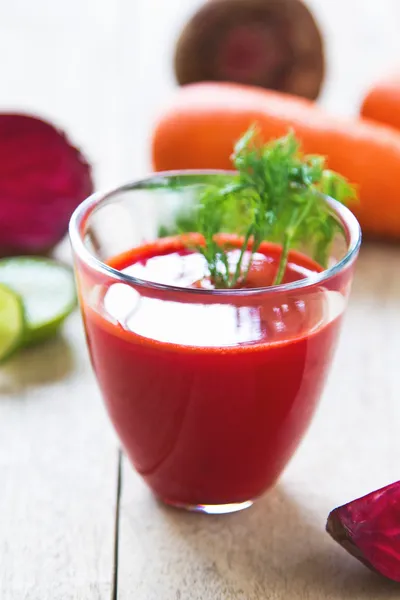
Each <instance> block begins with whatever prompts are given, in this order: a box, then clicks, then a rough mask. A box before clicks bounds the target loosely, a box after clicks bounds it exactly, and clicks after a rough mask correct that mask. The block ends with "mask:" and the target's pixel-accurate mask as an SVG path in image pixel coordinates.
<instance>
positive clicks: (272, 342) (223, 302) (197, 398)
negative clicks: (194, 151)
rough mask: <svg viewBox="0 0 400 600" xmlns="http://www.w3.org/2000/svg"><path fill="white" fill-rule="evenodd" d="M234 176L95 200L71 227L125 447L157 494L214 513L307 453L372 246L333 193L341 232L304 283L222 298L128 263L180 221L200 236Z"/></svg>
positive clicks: (94, 356) (175, 180)
mask: <svg viewBox="0 0 400 600" xmlns="http://www.w3.org/2000/svg"><path fill="white" fill-rule="evenodd" d="M230 178H232V173H229V172H215V171H212V172H211V171H210V172H180V173H179V172H174V173H172V172H171V173H161V174H157V175H154V176H151V177H149V178H147V179H144V180H142V181H137V182H134V183H130V184H128V185H124V186H122V187H119V188H117V189H115V190H113V191H111V192H109V193H104V194H102V193H96V194H94V195H93V196H91V197H90V198H89V199H87V200H86V201H85V202H83V204H81V205H80V206H79V207H78V209H77V210H76V211H75V213H74V215H73V217H72V219H71V224H70V238H71V243H72V248H73V253H74V263H75V271H76V279H77V285H78V293H79V298H80V306H81V312H82V317H83V321H84V325H85V331H86V338H87V345H88V348H89V353H90V356H91V361H92V365H93V368H94V372H95V374H96V376H97V379H98V382H99V384H100V388H101V391H102V395H103V398H104V401H105V404H106V407H107V411H108V413H109V416H110V418H111V421H112V423H113V425H114V427H115V430H116V432H117V434H118V436H119V439H120V441H121V444H122V447H123V449H124V451H125V453H126V454H127V456H128V457H129V459H130V461H131V462H132V464H133V466H134V467H135V469H136V470H137V471H138V473H140V475H141V476H142V477H143V478H144V480H145V481H146V482H147V484H148V485H149V486H150V488H151V489H152V490H153V492H154V494H156V496H157V497H158V498H160V499H161V500H162V501H164V502H166V503H168V504H172V505H174V506H177V507H184V508H187V509H192V510H198V511H203V512H207V513H226V512H232V511H235V510H240V509H242V508H246V507H248V506H250V505H251V504H252V502H253V501H254V500H255V499H256V498H257V497H259V496H260V495H261V494H263V493H264V492H265V491H266V490H267V489H269V488H270V487H271V486H273V485H274V484H275V482H276V480H277V478H278V477H279V475H280V474H281V472H282V470H283V469H284V467H285V466H286V464H287V463H288V461H289V459H290V458H291V456H292V455H293V453H294V451H295V450H296V448H297V447H298V445H299V443H300V441H301V439H302V437H303V435H304V433H305V431H306V430H307V428H308V426H309V424H310V421H311V419H312V416H313V414H314V411H315V408H316V405H317V403H318V400H319V398H320V396H321V392H322V390H323V387H324V383H325V379H326V376H327V374H328V371H329V368H330V365H331V361H332V356H333V353H334V350H335V347H336V342H337V338H338V334H339V330H340V326H341V321H342V316H343V312H344V310H345V307H346V302H347V298H348V294H349V291H350V286H351V281H352V276H353V268H354V264H355V261H356V258H357V254H358V250H359V246H360V241H361V234H360V228H359V225H358V223H357V220H356V219H355V217H354V216H353V214H352V213H351V212H350V211H349V210H348V209H347V208H346V207H344V206H343V205H341V204H339V203H337V202H336V201H334V200H332V199H329V198H325V199H324V201H325V202H326V203H327V206H328V207H329V211H330V213H331V215H332V217H333V218H334V219H335V220H336V221H337V223H338V224H339V225H340V226H341V227H340V228H338V233H337V235H336V238H335V239H334V241H333V243H332V246H331V253H330V257H329V264H328V268H327V269H326V270H324V271H322V272H313V273H311V274H310V273H309V274H308V276H306V277H305V278H303V279H300V280H297V281H292V282H290V283H286V284H283V285H279V286H270V287H264V288H254V289H228V290H227V289H223V290H221V289H218V290H215V289H203V288H188V287H185V282H184V280H182V285H179V286H177V285H170V284H169V283H168V281H167V280H166V281H164V282H163V275H165V274H163V273H160V274H159V278H158V279H157V281H155V280H153V281H151V280H146V270H145V269H144V270H143V274H142V277H143V278H140V277H138V276H137V272H136V275H133V274H131V273H130V272H129V271H130V269H129V267H128V268H126V269H118V268H116V264H122V263H121V262H120V263H118V260H119V261H121V260H122V259H121V257H124V256H125V257H129V251H131V250H132V249H133V248H135V247H138V246H143V244H147V245H148V248H151V247H152V246H151V245H152V243H153V242H154V241H155V240H157V239H159V238H160V237H163V236H169V235H173V234H174V233H176V231H177V223H178V224H179V226H180V227H185V223H186V227H187V228H189V229H190V219H191V218H192V216H193V214H194V211H195V208H196V205H197V203H198V200H199V194H200V192H201V190H203V189H204V186H205V185H207V184H208V183H210V182H212V183H214V182H215V181H216V180H221V181H224V182H225V183H226V182H227V181H229V180H230ZM340 230H341V231H342V232H341V233H340ZM303 254H305V255H307V248H306V247H305V248H304V250H303ZM116 257H120V259H118V260H117V261H116ZM180 258H181V257H180V256H176V255H171V257H170V259H171V260H180ZM198 258H199V260H200V259H202V258H201V255H200V254H198Z"/></svg>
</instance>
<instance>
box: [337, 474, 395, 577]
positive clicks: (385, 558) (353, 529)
mask: <svg viewBox="0 0 400 600" xmlns="http://www.w3.org/2000/svg"><path fill="white" fill-rule="evenodd" d="M326 530H327V532H328V533H329V534H330V535H331V536H332V537H333V539H334V540H336V541H337V542H339V544H341V546H343V548H344V549H345V550H347V551H348V552H350V554H352V555H353V556H355V557H356V558H358V559H359V560H360V561H361V562H363V563H364V564H365V565H366V566H367V567H369V568H370V569H372V570H374V571H376V572H378V573H380V574H381V575H384V576H385V577H388V578H389V579H392V580H393V581H398V582H400V481H397V482H396V483H392V484H391V485H388V486H386V487H384V488H382V489H380V490H377V491H376V492H372V493H371V494H368V495H367V496H364V497H362V498H359V499H358V500H353V502H349V503H348V504H345V505H344V506H340V507H339V508H335V510H333V511H332V512H331V513H330V515H329V517H328V522H327V524H326Z"/></svg>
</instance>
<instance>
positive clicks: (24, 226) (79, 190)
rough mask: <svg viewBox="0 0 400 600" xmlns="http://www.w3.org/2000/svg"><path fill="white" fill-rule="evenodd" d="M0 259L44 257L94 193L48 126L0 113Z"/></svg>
mask: <svg viewBox="0 0 400 600" xmlns="http://www.w3.org/2000/svg"><path fill="white" fill-rule="evenodd" d="M0 181H1V193H0V255H1V256H17V255H19V254H45V253H47V252H48V251H49V250H51V249H52V248H53V247H54V246H55V245H56V244H57V243H58V242H59V241H60V240H61V239H62V238H63V237H64V235H65V234H66V232H67V229H68V222H69V219H70V216H71V214H72V212H73V211H74V210H75V208H76V207H77V206H78V204H79V203H80V202H81V201H82V200H84V199H85V198H86V197H87V196H88V195H90V194H91V192H92V191H93V182H92V177H91V170H90V167H89V165H88V164H87V162H86V160H85V159H84V157H83V156H82V154H81V153H80V152H79V150H77V149H76V148H75V147H74V146H73V145H72V144H71V143H70V142H69V140H68V139H67V138H66V136H65V134H64V133H63V132H61V131H59V130H57V129H56V128H55V127H54V126H53V125H51V124H50V123H46V122H45V121H42V120H41V119H38V118H36V117H32V116H29V115H22V114H4V113H3V114H0Z"/></svg>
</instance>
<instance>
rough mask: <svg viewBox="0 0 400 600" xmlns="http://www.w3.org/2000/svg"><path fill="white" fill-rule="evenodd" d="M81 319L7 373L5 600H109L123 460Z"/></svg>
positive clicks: (1, 550)
mask: <svg viewBox="0 0 400 600" xmlns="http://www.w3.org/2000/svg"><path fill="white" fill-rule="evenodd" d="M79 321H80V319H79V316H78V314H76V315H74V317H73V318H72V319H71V320H70V321H69V323H68V326H67V328H66V331H65V334H64V336H63V337H60V338H59V339H57V340H54V341H53V342H49V343H48V344H46V345H43V346H42V347H41V348H38V349H35V350H34V349H32V350H30V351H27V352H25V353H23V354H21V355H20V356H19V357H18V358H16V359H14V360H13V361H11V362H9V363H8V364H7V365H6V366H4V367H3V368H2V369H1V372H0V481H1V484H0V565H1V566H0V598H1V599H2V600H45V599H47V598H48V599H49V600H50V599H51V600H61V599H63V600H64V599H71V600H72V599H74V600H78V599H79V600H92V599H93V600H109V598H110V593H111V583H112V569H113V536H114V513H115V491H116V482H117V481H116V477H117V471H116V467H117V452H116V446H115V441H114V437H113V435H112V434H111V431H110V429H109V425H108V421H107V419H106V416H105V414H104V412H103V409H102V406H101V401H100V398H99V393H98V391H97V389H96V386H95V383H94V378H93V376H92V374H91V372H90V367H89V364H88V359H87V356H86V350H85V347H84V340H83V332H82V329H81V326H80V322H79Z"/></svg>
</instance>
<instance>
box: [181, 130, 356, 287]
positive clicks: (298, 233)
mask: <svg viewBox="0 0 400 600" xmlns="http://www.w3.org/2000/svg"><path fill="white" fill-rule="evenodd" d="M232 162H233V166H234V167H235V169H236V171H237V176H236V177H235V178H234V180H233V181H231V182H230V183H229V184H228V185H222V186H221V185H218V186H217V185H214V186H209V187H207V188H206V190H204V191H203V193H202V195H201V198H200V203H199V206H198V210H197V217H196V223H195V227H194V228H193V229H192V230H193V231H196V232H198V233H200V234H202V236H203V238H204V244H201V245H198V246H197V247H196V250H197V251H198V252H201V254H203V256H204V258H205V259H206V262H207V265H208V270H209V273H210V277H211V280H212V283H213V284H214V286H215V287H217V288H233V287H237V286H238V285H241V284H243V283H244V281H245V280H246V277H247V275H248V273H249V270H250V268H251V264H252V258H253V256H254V253H255V252H257V250H258V249H259V247H260V245H261V243H262V242H263V241H264V240H268V241H271V242H275V243H278V244H280V245H281V246H282V252H281V256H280V260H279V265H278V269H277V273H276V276H275V280H274V282H273V283H274V285H278V284H280V283H281V282H282V280H283V277H284V275H285V270H286V266H287V262H288V256H289V252H290V250H291V249H293V248H303V247H305V248H307V249H308V252H309V254H310V255H311V256H312V257H313V258H314V259H315V260H316V261H317V262H318V263H319V264H320V265H321V266H322V267H326V266H327V261H328V258H329V252H330V247H331V244H332V241H333V239H334V237H335V234H336V233H337V231H338V230H340V224H339V222H338V221H337V219H335V217H334V216H333V215H332V213H331V210H330V209H329V206H328V205H327V203H326V201H325V199H324V195H328V196H331V197H333V198H335V199H336V200H338V201H340V202H343V203H344V202H346V201H348V200H350V199H355V198H356V192H355V188H354V187H353V186H352V185H350V184H349V182H348V181H347V180H346V179H345V178H344V177H342V176H341V175H339V174H338V173H335V172H333V171H330V170H328V169H327V168H326V160H325V158H324V157H323V156H314V155H303V154H302V153H301V151H300V144H299V141H298V140H297V139H296V137H295V135H294V133H292V132H290V133H289V134H288V135H286V136H285V137H282V138H279V139H277V140H273V141H271V142H269V143H267V144H262V143H261V141H260V137H259V134H258V132H257V130H256V129H255V128H254V127H252V128H250V129H249V130H248V131H247V132H246V133H245V134H244V135H243V137H242V138H241V139H240V140H239V141H238V142H237V144H236V146H235V148H234V153H233V155H232ZM223 232H228V233H235V234H238V235H241V236H242V237H243V244H242V246H241V249H240V255H239V259H238V261H237V263H236V266H235V267H234V268H233V269H232V268H231V267H230V265H229V260H228V252H229V250H230V249H231V248H232V246H230V245H229V244H227V243H226V242H225V243H223V242H221V241H220V239H221V237H220V236H218V234H220V233H223ZM246 251H248V252H246ZM245 257H246V265H245V264H244V262H245V260H244V259H245Z"/></svg>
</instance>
